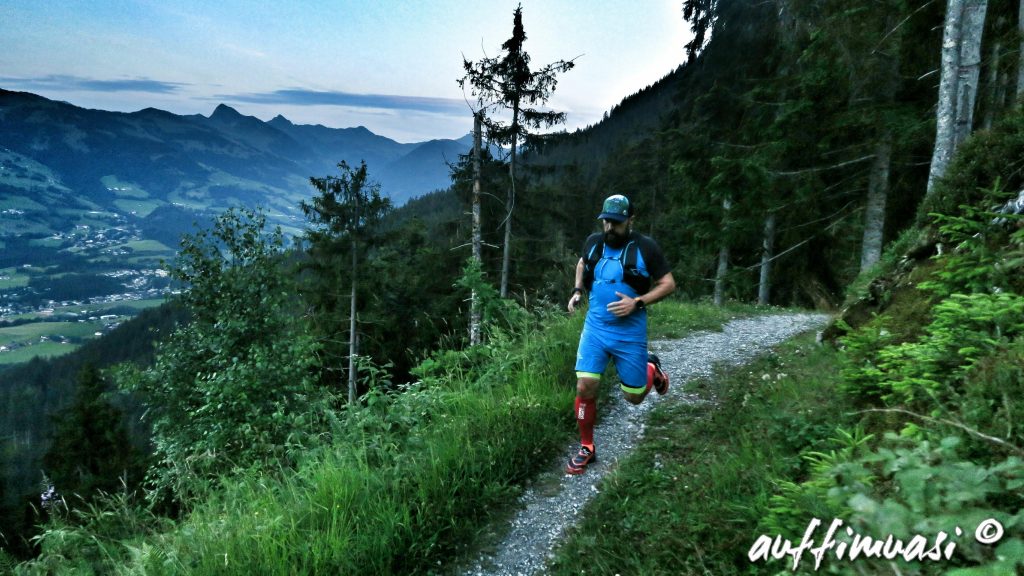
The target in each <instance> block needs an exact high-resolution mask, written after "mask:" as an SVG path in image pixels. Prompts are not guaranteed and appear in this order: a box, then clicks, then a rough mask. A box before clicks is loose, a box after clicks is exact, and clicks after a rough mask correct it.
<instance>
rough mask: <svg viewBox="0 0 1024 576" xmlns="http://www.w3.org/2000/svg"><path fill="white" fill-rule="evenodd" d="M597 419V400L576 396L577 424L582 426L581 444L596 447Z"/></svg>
mask: <svg viewBox="0 0 1024 576" xmlns="http://www.w3.org/2000/svg"><path fill="white" fill-rule="evenodd" d="M595 420H597V400H595V399H594V398H580V397H579V396H577V397H576V424H577V425H579V428H580V444H582V445H584V446H587V447H588V448H590V449H591V450H593V449H594V421H595Z"/></svg>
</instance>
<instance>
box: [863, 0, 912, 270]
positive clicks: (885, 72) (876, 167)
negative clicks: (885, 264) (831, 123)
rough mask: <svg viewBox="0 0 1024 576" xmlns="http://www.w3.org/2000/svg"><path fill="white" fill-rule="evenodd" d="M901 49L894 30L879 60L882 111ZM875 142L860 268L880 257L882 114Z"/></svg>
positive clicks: (888, 155) (892, 91) (885, 174)
mask: <svg viewBox="0 0 1024 576" xmlns="http://www.w3.org/2000/svg"><path fill="white" fill-rule="evenodd" d="M895 20H896V18H895V15H892V16H891V17H890V18H888V19H887V20H886V28H888V29H890V30H891V29H893V28H894V27H896V26H897V23H896V22H895ZM902 50H903V35H902V34H901V33H897V34H896V36H895V37H894V40H893V46H892V52H891V54H890V55H889V56H888V57H885V56H884V55H883V56H882V60H880V61H879V68H880V74H881V76H882V83H881V91H882V94H881V104H882V106H883V110H886V109H890V108H892V106H893V105H894V104H895V102H896V92H897V90H898V88H899V83H900V60H901V56H902ZM876 125H877V128H876V129H877V130H878V134H879V137H878V141H877V142H876V143H875V159H874V160H873V161H872V163H871V173H870V175H869V176H868V197H867V201H866V203H865V206H864V237H863V240H862V242H861V250H860V271H861V272H864V271H865V270H867V269H868V268H870V267H872V266H874V265H875V263H876V262H878V259H879V258H881V256H882V246H883V245H884V240H885V205H886V203H887V202H888V199H889V170H890V167H891V165H892V146H893V128H892V126H891V125H890V122H889V121H888V120H887V118H886V115H885V113H884V112H883V113H881V114H878V115H877V116H876Z"/></svg>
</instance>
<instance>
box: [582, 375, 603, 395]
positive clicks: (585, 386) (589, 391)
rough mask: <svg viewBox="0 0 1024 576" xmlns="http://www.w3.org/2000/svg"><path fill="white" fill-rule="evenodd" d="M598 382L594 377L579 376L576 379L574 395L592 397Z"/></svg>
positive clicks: (595, 393) (595, 392)
mask: <svg viewBox="0 0 1024 576" xmlns="http://www.w3.org/2000/svg"><path fill="white" fill-rule="evenodd" d="M600 383H601V381H600V380H597V379H595V378H579V379H577V380H576V395H577V396H579V397H580V398H594V397H596V396H597V389H598V386H599V385H600Z"/></svg>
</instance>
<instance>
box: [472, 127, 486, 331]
mask: <svg viewBox="0 0 1024 576" xmlns="http://www.w3.org/2000/svg"><path fill="white" fill-rule="evenodd" d="M480 114H482V112H477V113H476V114H474V115H473V260H474V261H476V263H477V264H482V262H483V250H482V246H481V245H482V244H483V240H482V239H481V234H480V132H481V120H480ZM469 307H470V311H469V344H470V346H476V345H477V344H479V343H480V295H479V294H477V293H476V290H475V289H474V290H473V293H472V294H471V295H470V305H469Z"/></svg>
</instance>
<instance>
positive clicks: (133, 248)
mask: <svg viewBox="0 0 1024 576" xmlns="http://www.w3.org/2000/svg"><path fill="white" fill-rule="evenodd" d="M9 204H10V203H8V207H4V200H3V199H0V207H2V208H0V225H2V226H3V229H4V230H11V229H17V228H18V227H19V226H18V224H19V223H23V222H24V220H25V219H26V216H29V214H28V212H30V210H25V209H19V208H14V207H9ZM65 216H66V217H67V218H66V222H67V224H66V228H65V229H62V230H56V231H50V232H51V233H50V234H48V235H45V236H44V235H42V234H40V233H38V232H37V233H35V234H24V235H18V236H6V237H5V238H4V240H3V241H4V247H3V254H2V256H0V266H2V267H0V366H3V365H10V364H17V363H20V362H25V361H28V360H30V359H31V358H33V357H35V356H40V357H54V356H60V355H63V354H66V353H68V352H71V351H73V350H75V349H77V348H78V347H79V346H80V345H81V344H82V343H84V342H85V341H87V340H89V339H92V338H98V337H100V336H102V335H103V334H105V333H107V332H109V331H110V330H113V329H114V328H116V327H117V326H119V325H120V324H121V323H122V322H124V321H125V320H126V319H128V318H131V317H132V316H135V315H136V314H138V313H139V311H140V310H143V309H145V308H148V307H151V306H157V305H159V304H161V303H162V302H163V301H164V299H165V297H166V295H167V294H169V293H170V292H171V291H172V285H171V279H170V277H169V275H168V273H167V271H166V270H165V269H163V268H162V267H161V262H163V261H166V260H170V259H172V258H173V257H174V253H175V252H174V250H172V249H171V248H170V247H168V246H166V245H165V244H163V243H161V242H159V241H157V240H153V239H149V238H146V237H144V235H143V232H142V230H141V229H140V227H139V225H138V224H137V223H135V222H133V221H132V220H133V216H132V215H131V214H128V215H125V214H120V213H117V212H104V211H97V210H86V211H73V210H72V211H68V212H66V214H65Z"/></svg>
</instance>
